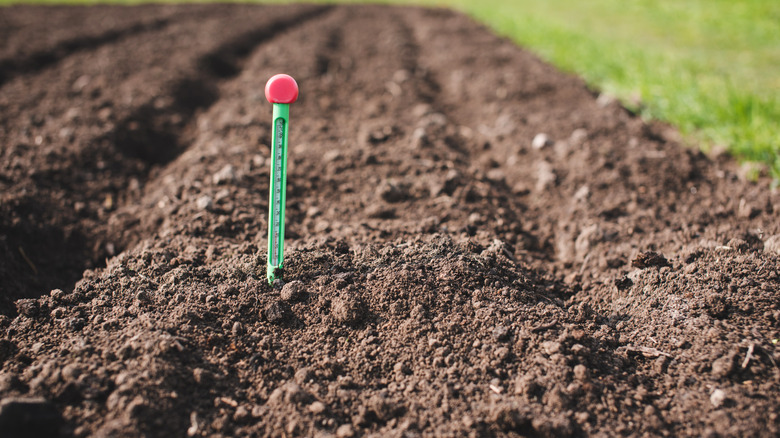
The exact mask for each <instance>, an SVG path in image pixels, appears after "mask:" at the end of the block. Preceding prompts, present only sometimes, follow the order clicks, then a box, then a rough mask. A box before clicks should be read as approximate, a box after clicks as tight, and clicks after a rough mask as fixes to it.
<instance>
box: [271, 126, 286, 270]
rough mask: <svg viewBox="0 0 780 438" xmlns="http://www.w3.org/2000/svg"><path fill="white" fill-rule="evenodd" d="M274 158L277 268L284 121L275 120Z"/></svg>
mask: <svg viewBox="0 0 780 438" xmlns="http://www.w3.org/2000/svg"><path fill="white" fill-rule="evenodd" d="M275 128H276V129H275V130H276V156H275V157H274V206H273V212H274V217H273V227H274V232H273V239H272V240H273V242H272V248H273V264H274V265H276V266H278V265H279V261H280V260H279V259H280V255H281V252H280V251H279V247H280V245H279V240H280V239H279V234H280V231H281V230H280V225H281V224H280V221H281V213H282V165H283V163H282V151H283V149H284V119H282V118H279V119H277V120H276V127H275Z"/></svg>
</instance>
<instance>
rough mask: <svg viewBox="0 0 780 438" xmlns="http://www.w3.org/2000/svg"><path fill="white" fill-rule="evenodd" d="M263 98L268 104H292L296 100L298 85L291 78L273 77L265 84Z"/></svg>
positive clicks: (282, 75) (279, 75)
mask: <svg viewBox="0 0 780 438" xmlns="http://www.w3.org/2000/svg"><path fill="white" fill-rule="evenodd" d="M265 98H266V99H268V102H270V103H293V102H295V101H296V100H298V84H297V83H296V82H295V79H293V78H292V76H289V75H285V74H278V75H275V76H274V77H272V78H271V79H269V80H268V82H267V83H266V84H265Z"/></svg>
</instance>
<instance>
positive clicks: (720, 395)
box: [710, 389, 727, 408]
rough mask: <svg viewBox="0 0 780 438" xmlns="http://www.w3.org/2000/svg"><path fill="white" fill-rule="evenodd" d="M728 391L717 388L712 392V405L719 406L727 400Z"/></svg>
mask: <svg viewBox="0 0 780 438" xmlns="http://www.w3.org/2000/svg"><path fill="white" fill-rule="evenodd" d="M726 399H727V397H726V392H725V391H724V390H722V389H716V390H714V391H712V394H710V403H712V406H714V407H716V408H719V407H721V406H722V405H723V403H725V402H726Z"/></svg>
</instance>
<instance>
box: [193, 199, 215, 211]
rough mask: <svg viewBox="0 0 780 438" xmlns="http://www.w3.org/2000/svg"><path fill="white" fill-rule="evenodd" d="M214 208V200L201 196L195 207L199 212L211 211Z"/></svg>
mask: <svg viewBox="0 0 780 438" xmlns="http://www.w3.org/2000/svg"><path fill="white" fill-rule="evenodd" d="M213 206H214V200H212V199H211V197H210V196H201V197H200V198H198V200H197V201H195V207H196V208H197V209H198V210H211V208H212V207H213Z"/></svg>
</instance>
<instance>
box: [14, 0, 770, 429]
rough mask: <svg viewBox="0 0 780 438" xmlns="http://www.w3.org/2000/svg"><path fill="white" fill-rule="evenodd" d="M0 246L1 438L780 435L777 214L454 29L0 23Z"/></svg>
mask: <svg viewBox="0 0 780 438" xmlns="http://www.w3.org/2000/svg"><path fill="white" fill-rule="evenodd" d="M277 73H288V74H290V75H292V76H293V77H295V78H296V80H297V81H298V83H299V85H300V88H301V95H300V99H299V101H298V102H297V103H295V104H293V105H292V106H291V111H290V112H291V117H290V155H289V165H288V166H289V167H288V170H289V176H288V192H287V193H288V194H287V200H288V202H287V239H286V241H285V249H286V253H285V272H284V281H285V282H286V283H284V284H283V285H282V284H281V283H279V284H277V285H276V286H274V287H272V286H269V285H268V284H267V282H266V280H265V263H266V260H265V254H266V245H267V233H268V231H267V214H268V186H269V178H270V176H269V172H270V159H269V155H270V150H269V149H270V148H269V142H270V137H271V126H270V121H271V105H270V104H268V103H267V102H266V100H265V97H264V94H263V89H264V85H265V81H266V80H267V79H268V78H270V77H271V76H273V75H274V74H277ZM0 254H2V257H0V430H1V431H2V433H0V434H2V435H3V436H12V437H16V436H56V435H62V436H76V437H83V436H105V437H113V436H161V437H162V436H164V437H172V436H190V437H197V436H273V437H292V436H313V437H339V438H344V437H361V436H376V437H379V436H383V437H384V436H399V437H400V436H410V437H413V436H539V437H546V436H549V437H566V436H697V437H698V436H704V437H717V436H734V437H737V436H739V437H744V436H778V434H780V368H778V365H780V348H779V347H780V345H778V338H780V274H779V273H778V271H780V195H778V193H777V192H773V191H772V190H770V189H769V182H768V181H765V180H761V181H758V182H748V181H745V180H744V179H743V178H741V177H740V174H739V172H738V169H737V167H736V166H735V165H734V163H733V162H732V161H731V160H730V159H729V158H727V157H722V156H706V155H704V154H702V153H701V152H698V151H696V150H694V149H691V148H686V147H684V146H683V145H682V144H681V141H680V139H679V135H678V134H677V133H676V131H675V130H673V129H671V128H670V127H668V126H665V125H661V124H656V123H648V122H646V121H643V120H642V119H640V118H638V117H636V116H634V115H632V114H631V113H630V112H628V111H626V110H625V109H624V108H622V107H621V106H620V105H619V104H618V103H616V102H614V101H611V100H609V99H608V98H606V97H604V96H599V95H598V93H596V92H593V91H591V90H589V89H588V88H587V87H586V86H585V84H584V83H583V81H582V80H580V79H579V78H577V77H574V76H572V75H569V74H565V73H561V72H559V71H557V70H556V69H554V68H553V67H551V66H549V65H547V64H545V63H544V62H541V61H540V60H539V59H537V58H536V57H534V56H533V55H531V54H529V53H528V52H526V51H525V50H523V49H521V48H518V47H517V46H516V45H514V44H513V43H511V42H509V41H507V40H505V39H502V38H500V37H497V36H496V35H494V34H492V33H491V32H490V31H489V30H487V29H486V28H485V27H483V26H481V25H479V24H477V23H475V22H474V21H472V20H471V19H469V18H467V17H465V16H463V15H460V14H458V13H455V12H451V11H447V10H435V9H418V8H391V7H380V6H359V7H340V6H331V7H323V6H311V5H299V6H284V7H278V6H250V5H176V6H173V5H165V6H161V5H156V6H137V7H106V6H99V7H97V6H96V7H30V6H14V7H6V8H2V9H0Z"/></svg>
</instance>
